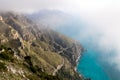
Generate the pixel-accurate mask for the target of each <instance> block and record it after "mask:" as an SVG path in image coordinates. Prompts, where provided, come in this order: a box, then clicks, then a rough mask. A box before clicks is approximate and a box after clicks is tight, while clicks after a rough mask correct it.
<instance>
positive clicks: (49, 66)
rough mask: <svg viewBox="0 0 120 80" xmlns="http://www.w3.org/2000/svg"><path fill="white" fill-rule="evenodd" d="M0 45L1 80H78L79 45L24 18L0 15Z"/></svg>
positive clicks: (80, 51) (14, 15)
mask: <svg viewBox="0 0 120 80" xmlns="http://www.w3.org/2000/svg"><path fill="white" fill-rule="evenodd" d="M0 45H1V46H0V65H1V68H0V70H1V72H0V74H1V75H0V79H1V80H13V79H15V80H16V79H17V80H21V79H22V80H82V77H81V76H80V75H79V74H78V73H77V72H76V71H75V70H74V68H75V66H76V64H77V60H78V58H79V57H80V55H81V53H82V51H83V48H82V47H81V45H80V44H79V43H78V42H77V41H75V40H73V39H70V38H68V37H66V36H64V35H62V34H60V33H57V32H55V31H53V30H51V29H49V28H44V26H41V25H40V26H37V25H36V24H34V23H33V22H32V21H30V20H28V19H27V18H26V17H25V16H24V15H21V14H15V13H11V12H7V13H1V14H0Z"/></svg>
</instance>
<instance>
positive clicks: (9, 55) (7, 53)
mask: <svg viewBox="0 0 120 80" xmlns="http://www.w3.org/2000/svg"><path fill="white" fill-rule="evenodd" d="M0 50H1V52H0V59H3V60H7V61H13V56H14V51H13V50H12V49H11V48H7V47H4V46H3V45H1V46H0Z"/></svg>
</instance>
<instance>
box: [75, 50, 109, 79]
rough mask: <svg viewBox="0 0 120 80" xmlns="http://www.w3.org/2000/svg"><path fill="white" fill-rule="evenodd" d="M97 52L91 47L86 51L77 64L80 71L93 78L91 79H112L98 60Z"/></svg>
mask: <svg viewBox="0 0 120 80" xmlns="http://www.w3.org/2000/svg"><path fill="white" fill-rule="evenodd" d="M98 53H99V52H98ZM95 54H96V53H95V52H94V51H93V50H89V49H88V50H87V51H86V52H84V54H83V56H82V57H81V59H80V61H79V64H78V66H77V70H78V72H79V73H81V74H82V75H84V77H86V78H91V80H110V79H109V77H108V76H107V74H106V73H105V72H104V70H103V68H102V66H101V65H100V64H99V62H97V58H96V55H95Z"/></svg>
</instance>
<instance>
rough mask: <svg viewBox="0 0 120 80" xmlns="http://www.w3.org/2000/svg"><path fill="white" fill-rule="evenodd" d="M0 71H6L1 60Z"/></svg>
mask: <svg viewBox="0 0 120 80" xmlns="http://www.w3.org/2000/svg"><path fill="white" fill-rule="evenodd" d="M0 71H7V68H6V66H5V63H3V62H0Z"/></svg>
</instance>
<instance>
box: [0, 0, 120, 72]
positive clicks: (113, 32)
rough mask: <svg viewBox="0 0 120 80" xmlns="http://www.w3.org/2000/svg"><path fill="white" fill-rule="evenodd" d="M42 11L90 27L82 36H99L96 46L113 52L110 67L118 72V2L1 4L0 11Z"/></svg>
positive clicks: (23, 0) (15, 0)
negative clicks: (72, 17)
mask: <svg viewBox="0 0 120 80" xmlns="http://www.w3.org/2000/svg"><path fill="white" fill-rule="evenodd" d="M41 9H56V10H61V11H64V12H66V13H69V14H73V15H77V16H80V18H81V19H82V20H83V21H85V22H86V23H87V24H88V25H89V26H87V27H86V28H85V29H84V32H85V35H84V36H91V35H95V34H97V33H101V34H102V36H101V37H100V39H99V41H98V42H99V43H98V45H99V46H101V47H103V46H104V48H105V49H108V50H109V49H111V48H113V47H114V48H115V49H116V51H117V54H115V56H114V57H112V62H111V63H113V64H117V66H116V67H118V68H119V70H120V64H119V61H120V0H0V10H7V11H8V10H15V11H20V12H22V11H23V12H29V13H31V12H34V11H38V10H41ZM78 29H79V28H78Z"/></svg>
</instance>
